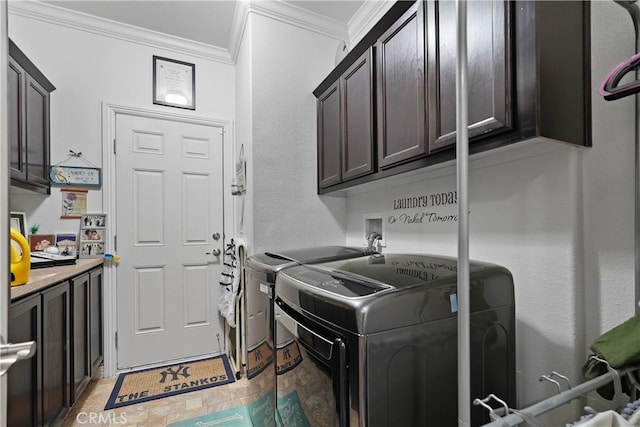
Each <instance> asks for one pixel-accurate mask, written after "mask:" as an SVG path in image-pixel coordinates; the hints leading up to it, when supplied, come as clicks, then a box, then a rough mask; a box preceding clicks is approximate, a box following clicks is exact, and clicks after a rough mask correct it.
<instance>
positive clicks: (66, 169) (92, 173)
mask: <svg viewBox="0 0 640 427" xmlns="http://www.w3.org/2000/svg"><path fill="white" fill-rule="evenodd" d="M49 182H50V183H51V185H63V186H69V185H71V186H74V187H87V188H100V187H102V169H100V168H98V167H86V166H63V165H53V166H50V167H49Z"/></svg>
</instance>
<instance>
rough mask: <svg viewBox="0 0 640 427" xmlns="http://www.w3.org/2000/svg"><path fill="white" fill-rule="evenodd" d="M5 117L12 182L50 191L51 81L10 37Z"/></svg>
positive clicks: (19, 185)
mask: <svg viewBox="0 0 640 427" xmlns="http://www.w3.org/2000/svg"><path fill="white" fill-rule="evenodd" d="M9 55H10V56H9V70H8V76H9V85H8V109H9V112H8V117H9V147H10V159H11V160H10V164H11V185H13V186H17V187H21V188H25V189H28V190H33V191H36V192H39V193H42V194H49V193H50V185H49V165H50V160H49V143H50V134H49V128H50V126H49V120H50V119H49V117H50V94H51V92H53V91H54V90H55V87H54V86H53V84H51V82H50V81H49V80H48V79H47V78H46V77H45V76H44V75H43V74H42V72H40V70H38V68H37V67H36V66H35V65H34V64H33V63H32V62H31V61H30V60H29V58H27V56H26V55H25V54H24V53H23V52H22V51H21V50H20V49H19V48H18V47H17V46H16V45H15V44H14V43H13V42H12V41H11V40H9Z"/></svg>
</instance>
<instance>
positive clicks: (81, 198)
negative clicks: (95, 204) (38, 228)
mask: <svg viewBox="0 0 640 427" xmlns="http://www.w3.org/2000/svg"><path fill="white" fill-rule="evenodd" d="M87 193H88V191H87V190H83V189H79V188H62V189H61V190H60V195H61V196H62V214H61V215H60V218H81V217H82V215H83V214H84V213H86V212H87Z"/></svg>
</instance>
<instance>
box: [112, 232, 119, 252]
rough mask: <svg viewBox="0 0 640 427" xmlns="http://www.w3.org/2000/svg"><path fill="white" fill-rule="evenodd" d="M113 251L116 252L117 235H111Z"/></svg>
mask: <svg viewBox="0 0 640 427" xmlns="http://www.w3.org/2000/svg"><path fill="white" fill-rule="evenodd" d="M113 251H114V252H118V235H117V234H116V235H115V236H113Z"/></svg>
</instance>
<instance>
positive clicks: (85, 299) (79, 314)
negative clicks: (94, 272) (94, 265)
mask: <svg viewBox="0 0 640 427" xmlns="http://www.w3.org/2000/svg"><path fill="white" fill-rule="evenodd" d="M89 283H90V282H89V273H85V274H83V275H81V276H79V277H75V278H73V279H72V280H71V314H72V317H71V330H72V332H71V349H72V351H71V372H72V373H71V378H72V379H73V382H72V387H71V392H72V394H71V403H73V402H76V401H77V400H78V397H79V396H80V393H82V391H83V390H84V388H85V386H86V385H87V384H88V383H89V380H90V379H91V374H90V365H89V345H90V344H89V343H90V341H89V293H90V288H89Z"/></svg>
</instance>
